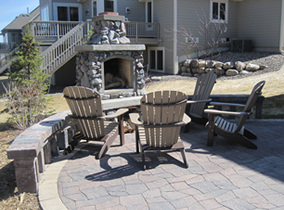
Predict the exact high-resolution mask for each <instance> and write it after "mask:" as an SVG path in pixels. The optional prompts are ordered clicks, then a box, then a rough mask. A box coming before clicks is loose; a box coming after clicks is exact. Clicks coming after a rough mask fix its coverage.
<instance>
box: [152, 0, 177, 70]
mask: <svg viewBox="0 0 284 210" xmlns="http://www.w3.org/2000/svg"><path fill="white" fill-rule="evenodd" d="M153 7H154V22H157V23H160V33H161V40H162V42H161V43H160V44H159V45H158V47H164V48H165V73H166V74H173V73H174V72H173V71H174V69H173V52H174V51H173V19H174V18H173V0H155V1H154V5H153Z"/></svg>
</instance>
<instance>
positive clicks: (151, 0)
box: [145, 0, 154, 23]
mask: <svg viewBox="0 0 284 210" xmlns="http://www.w3.org/2000/svg"><path fill="white" fill-rule="evenodd" d="M148 2H151V9H152V10H151V23H153V22H154V3H153V0H147V1H145V22H146V23H148V13H149V11H148V5H147V4H148Z"/></svg>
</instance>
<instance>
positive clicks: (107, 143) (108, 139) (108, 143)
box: [97, 132, 118, 159]
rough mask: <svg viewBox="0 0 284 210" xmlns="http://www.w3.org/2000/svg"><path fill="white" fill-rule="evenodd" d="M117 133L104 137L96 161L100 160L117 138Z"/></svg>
mask: <svg viewBox="0 0 284 210" xmlns="http://www.w3.org/2000/svg"><path fill="white" fill-rule="evenodd" d="M117 135H118V133H117V132H116V134H113V135H112V136H106V138H104V139H102V141H104V142H105V143H104V144H103V146H102V148H101V150H100V152H99V154H98V157H97V158H98V159H101V158H102V157H103V156H104V155H105V154H106V153H107V151H108V149H109V148H110V146H111V145H112V143H113V142H114V140H115V138H116V137H117Z"/></svg>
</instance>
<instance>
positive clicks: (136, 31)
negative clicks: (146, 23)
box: [135, 22, 138, 43]
mask: <svg viewBox="0 0 284 210" xmlns="http://www.w3.org/2000/svg"><path fill="white" fill-rule="evenodd" d="M135 28H136V30H135V33H136V36H135V38H136V43H138V23H137V22H136V24H135Z"/></svg>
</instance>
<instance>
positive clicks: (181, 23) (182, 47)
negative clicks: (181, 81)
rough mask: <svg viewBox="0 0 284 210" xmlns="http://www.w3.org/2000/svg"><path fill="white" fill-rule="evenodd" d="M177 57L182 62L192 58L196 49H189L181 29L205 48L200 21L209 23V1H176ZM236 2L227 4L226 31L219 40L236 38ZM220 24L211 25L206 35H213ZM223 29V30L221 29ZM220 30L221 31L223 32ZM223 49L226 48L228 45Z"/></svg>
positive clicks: (203, 33)
mask: <svg viewBox="0 0 284 210" xmlns="http://www.w3.org/2000/svg"><path fill="white" fill-rule="evenodd" d="M178 2H179V3H178V56H179V60H180V61H182V60H184V59H186V58H187V57H192V56H194V55H195V53H196V48H194V47H190V46H189V45H188V44H187V43H186V41H185V39H186V36H185V34H184V32H182V31H183V29H186V30H187V31H188V34H190V35H191V36H192V37H197V38H198V39H199V43H198V46H199V47H200V46H205V45H206V43H205V42H206V41H205V32H203V31H202V29H201V28H202V27H203V26H204V24H203V23H202V20H206V21H209V17H210V16H209V15H210V0H191V1H187V0H180V1H178ZM237 11H238V2H234V1H229V2H228V17H227V18H228V19H227V20H228V22H227V23H225V24H223V26H224V25H225V28H226V30H225V31H223V33H222V35H221V36H220V38H229V39H233V38H235V37H236V32H237V26H238V25H237V17H238V12H237ZM219 25H220V23H211V27H210V28H209V29H208V30H207V32H206V33H208V34H209V33H210V34H214V31H216V28H218V27H219ZM223 29H224V28H223ZM223 29H222V30H223ZM211 36H212V38H214V39H216V37H217V36H214V35H211ZM223 47H226V48H228V47H229V44H227V45H224V46H223Z"/></svg>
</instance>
